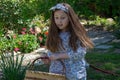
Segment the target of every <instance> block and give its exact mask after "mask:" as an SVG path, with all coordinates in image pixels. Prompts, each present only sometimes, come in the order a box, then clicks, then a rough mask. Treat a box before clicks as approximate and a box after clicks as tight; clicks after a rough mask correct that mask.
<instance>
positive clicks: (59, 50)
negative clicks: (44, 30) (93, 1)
mask: <svg viewBox="0 0 120 80" xmlns="http://www.w3.org/2000/svg"><path fill="white" fill-rule="evenodd" d="M50 10H51V11H52V16H51V24H50V27H49V33H48V37H47V41H46V47H47V49H48V57H49V58H50V60H51V65H50V69H49V71H50V72H51V73H58V74H65V75H66V78H67V80H86V68H85V65H86V63H85V60H84V58H85V54H86V48H93V43H92V41H91V40H90V39H89V37H88V36H87V34H86V31H85V28H84V27H83V26H82V25H81V24H80V22H79V18H78V17H77V15H76V14H75V12H74V10H73V9H72V8H71V6H70V5H69V4H66V3H59V4H57V5H55V6H53V7H52V8H51V9H50Z"/></svg>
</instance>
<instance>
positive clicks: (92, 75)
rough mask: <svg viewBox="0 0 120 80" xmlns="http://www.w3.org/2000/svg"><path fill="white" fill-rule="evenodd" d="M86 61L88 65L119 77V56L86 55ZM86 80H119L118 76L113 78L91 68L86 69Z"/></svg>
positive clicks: (107, 54)
mask: <svg viewBox="0 0 120 80" xmlns="http://www.w3.org/2000/svg"><path fill="white" fill-rule="evenodd" d="M86 59H87V61H88V63H89V64H92V65H94V66H96V67H97V68H100V69H103V70H107V71H111V72H114V73H116V74H119V75H120V63H119V62H120V54H115V53H104V54H103V53H88V54H87V55H86ZM87 72H88V80H120V76H119V77H118V76H113V75H109V74H105V73H102V72H99V71H96V70H94V69H92V68H89V69H87Z"/></svg>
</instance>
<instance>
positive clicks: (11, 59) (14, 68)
mask: <svg viewBox="0 0 120 80" xmlns="http://www.w3.org/2000/svg"><path fill="white" fill-rule="evenodd" d="M0 57H1V61H0V68H1V70H2V72H3V80H24V78H25V74H26V70H27V69H28V67H29V66H30V63H28V64H27V65H26V66H24V67H23V66H22V63H23V57H24V55H23V56H22V57H19V56H16V57H15V56H14V53H13V54H11V55H10V56H8V54H1V56H0Z"/></svg>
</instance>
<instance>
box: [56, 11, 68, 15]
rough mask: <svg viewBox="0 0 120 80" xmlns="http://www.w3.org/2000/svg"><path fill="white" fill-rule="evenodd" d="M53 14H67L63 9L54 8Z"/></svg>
mask: <svg viewBox="0 0 120 80" xmlns="http://www.w3.org/2000/svg"><path fill="white" fill-rule="evenodd" d="M54 15H55V16H57V15H67V14H66V13H65V12H64V11H63V10H56V11H55V12H54Z"/></svg>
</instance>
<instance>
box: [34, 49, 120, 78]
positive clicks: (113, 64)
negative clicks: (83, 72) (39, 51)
mask: <svg viewBox="0 0 120 80" xmlns="http://www.w3.org/2000/svg"><path fill="white" fill-rule="evenodd" d="M110 51H111V52H110ZM113 52H114V51H113V50H108V52H102V51H101V52H99V51H98V52H97V51H96V50H95V51H92V52H89V53H87V54H86V60H87V62H88V63H89V64H92V65H94V66H96V67H97V68H100V69H103V70H107V71H111V72H114V73H116V74H119V75H120V54H118V53H113ZM37 68H38V70H40V71H41V70H42V71H43V72H44V71H45V72H48V66H43V65H42V66H39V67H35V69H37ZM87 74H88V76H87V80H120V76H113V75H110V74H105V73H102V72H100V71H97V70H95V69H93V68H91V67H89V68H88V69H87Z"/></svg>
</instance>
